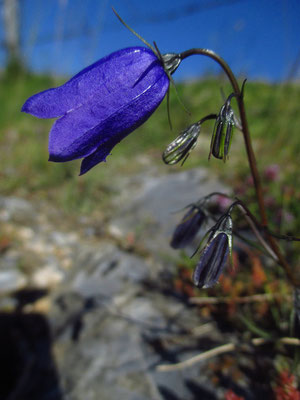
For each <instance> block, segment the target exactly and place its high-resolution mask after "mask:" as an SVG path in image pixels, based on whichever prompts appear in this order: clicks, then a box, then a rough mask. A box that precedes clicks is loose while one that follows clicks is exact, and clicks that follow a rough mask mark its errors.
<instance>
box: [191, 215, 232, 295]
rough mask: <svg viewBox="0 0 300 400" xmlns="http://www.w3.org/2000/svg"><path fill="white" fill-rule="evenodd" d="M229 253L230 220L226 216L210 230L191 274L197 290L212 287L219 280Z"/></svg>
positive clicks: (230, 249)
mask: <svg viewBox="0 0 300 400" xmlns="http://www.w3.org/2000/svg"><path fill="white" fill-rule="evenodd" d="M231 251H232V219H231V217H230V215H229V214H226V215H225V216H222V217H221V218H220V220H219V221H218V222H217V223H216V225H215V226H214V228H213V229H212V232H211V234H210V237H209V240H208V243H207V244H206V246H205V247H204V249H203V250H202V252H201V254H200V259H199V262H198V264H197V266H196V268H195V271H194V274H193V281H194V284H195V285H196V286H198V287H199V288H209V287H212V286H213V285H214V284H215V283H216V282H217V280H218V279H219V276H220V275H221V273H222V271H223V269H224V267H225V265H226V261H227V258H228V255H229V254H231Z"/></svg>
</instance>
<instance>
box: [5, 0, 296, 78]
mask: <svg viewBox="0 0 300 400" xmlns="http://www.w3.org/2000/svg"><path fill="white" fill-rule="evenodd" d="M20 4H21V5H20V15H21V38H22V50H23V54H24V57H25V61H26V63H27V65H28V66H29V67H30V68H31V69H32V70H34V71H38V72H42V71H43V72H44V71H47V72H51V73H52V74H57V75H72V74H75V73H76V72H78V71H80V70H81V69H82V68H84V67H85V66H87V65H89V64H91V63H92V62H94V61H96V60H97V59H99V58H101V57H103V56H104V55H107V54H109V53H111V52H113V51H115V50H118V49H120V48H124V47H129V46H135V45H140V43H139V41H138V39H137V38H135V37H134V36H133V35H132V34H131V33H130V32H129V31H127V30H126V29H125V28H124V27H123V26H122V25H121V24H120V23H119V21H118V20H117V19H116V17H115V16H114V14H113V12H112V10H111V6H114V7H115V8H116V10H117V11H118V13H119V14H120V15H121V16H122V18H123V19H124V20H126V22H127V23H128V24H129V25H131V26H132V27H133V28H134V29H135V30H136V31H137V32H138V33H139V34H141V35H142V36H143V37H144V38H145V39H146V40H148V41H149V42H152V41H153V40H155V41H156V43H157V44H158V46H159V48H160V50H161V52H162V53H166V52H180V51H184V50H187V49H189V48H192V47H205V48H210V49H212V50H214V51H216V52H217V53H219V54H220V55H221V56H222V57H223V58H224V59H225V60H226V61H227V62H228V63H229V65H230V66H231V68H232V69H233V71H234V72H236V73H237V74H238V75H242V76H243V77H244V76H246V77H248V78H249V79H260V80H269V81H277V80H284V79H286V78H287V77H288V76H289V73H290V71H291V69H292V68H293V65H294V64H295V61H296V60H297V56H298V59H299V52H300V1H299V0H172V1H171V0H164V1H163V0H151V4H150V1H147V2H143V1H141V0H114V1H110V0H43V1H41V0H22V1H21V2H20ZM2 35H3V31H2V29H0V40H1V36H2ZM0 61H2V63H3V61H4V53H3V50H2V53H0ZM298 67H299V65H298ZM299 69H300V68H298V72H297V74H294V76H293V78H298V79H299V77H300V71H299ZM206 72H218V67H217V66H214V63H213V62H212V61H211V60H208V59H206V58H205V57H192V58H190V59H188V60H186V61H185V62H184V63H183V64H182V65H181V67H180V68H179V69H178V71H177V72H176V73H175V75H174V77H175V79H192V78H195V77H199V76H202V75H203V74H204V73H206Z"/></svg>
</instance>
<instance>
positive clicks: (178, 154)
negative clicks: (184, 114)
mask: <svg viewBox="0 0 300 400" xmlns="http://www.w3.org/2000/svg"><path fill="white" fill-rule="evenodd" d="M199 134H200V124H199V123H195V124H192V125H190V126H189V127H188V128H187V129H186V130H184V131H183V132H181V133H180V135H179V136H177V138H176V139H175V140H173V142H171V143H170V144H169V145H168V147H167V148H166V150H165V151H164V152H163V155H162V159H163V161H164V163H166V164H169V165H173V164H177V163H178V162H179V161H181V160H182V159H183V162H184V161H185V160H186V158H187V157H188V155H189V154H190V152H191V151H192V150H193V148H194V147H195V146H196V143H197V139H198V136H199Z"/></svg>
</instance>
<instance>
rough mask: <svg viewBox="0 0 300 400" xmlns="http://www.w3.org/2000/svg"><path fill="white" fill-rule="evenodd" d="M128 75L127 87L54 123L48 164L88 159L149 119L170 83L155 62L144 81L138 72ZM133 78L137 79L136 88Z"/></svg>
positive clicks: (93, 100) (92, 101)
mask: <svg viewBox="0 0 300 400" xmlns="http://www.w3.org/2000/svg"><path fill="white" fill-rule="evenodd" d="M143 68H144V67H143ZM129 75H130V76H128V79H130V80H131V86H130V87H127V85H126V86H125V85H124V86H123V87H121V88H120V87H119V88H118V90H117V88H116V89H115V90H114V91H113V92H111V93H107V94H106V96H105V97H103V96H102V95H101V94H98V95H97V96H94V97H93V99H92V100H90V101H89V102H88V103H86V104H84V105H82V106H81V107H80V108H78V109H76V110H73V111H71V112H69V113H67V114H66V115H65V116H63V117H62V118H60V119H59V120H57V121H56V122H55V124H54V125H53V127H52V130H51V132H50V137H49V153H50V161H57V162H62V161H69V160H74V159H76V158H81V157H86V156H89V155H90V154H92V153H93V152H94V151H96V149H97V148H98V147H99V146H101V144H103V143H105V142H107V141H111V140H112V141H113V142H114V143H117V142H118V141H120V140H121V139H122V138H124V137H125V136H127V135H128V134H129V133H130V132H132V131H133V130H134V129H136V128H137V127H139V126H140V125H141V124H142V123H144V122H145V121H146V120H147V119H148V118H149V117H150V115H151V114H152V113H153V111H154V110H155V109H156V108H157V107H158V106H159V104H160V103H161V101H162V100H163V98H164V96H165V94H166V92H167V90H168V87H169V79H168V77H167V75H166V74H165V72H164V70H163V68H162V67H161V66H160V65H159V64H157V63H156V62H155V63H153V62H152V63H151V64H150V68H148V73H147V74H146V75H145V76H143V79H139V78H140V71H138V73H136V72H135V73H134V74H133V73H131V74H129ZM133 78H134V79H139V82H138V83H136V84H135V86H134V82H133ZM115 137H116V138H118V140H117V141H116V140H115V139H114V138H115Z"/></svg>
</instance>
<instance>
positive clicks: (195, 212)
mask: <svg viewBox="0 0 300 400" xmlns="http://www.w3.org/2000/svg"><path fill="white" fill-rule="evenodd" d="M205 219H206V214H205V212H204V211H203V210H202V209H201V208H200V207H198V206H197V205H194V204H193V205H191V206H190V208H189V210H188V212H187V213H186V214H185V215H184V216H183V218H182V220H181V221H180V223H179V224H178V225H177V227H176V229H175V231H174V233H173V237H172V239H171V243H170V245H171V246H172V247H173V249H183V248H184V247H186V246H187V245H189V244H190V243H191V242H192V241H193V239H194V238H195V236H196V235H197V233H198V232H199V230H200V228H201V226H202V225H203V223H204V221H205Z"/></svg>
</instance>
